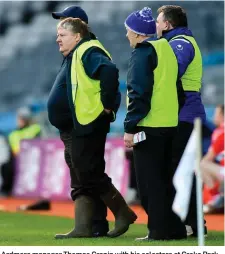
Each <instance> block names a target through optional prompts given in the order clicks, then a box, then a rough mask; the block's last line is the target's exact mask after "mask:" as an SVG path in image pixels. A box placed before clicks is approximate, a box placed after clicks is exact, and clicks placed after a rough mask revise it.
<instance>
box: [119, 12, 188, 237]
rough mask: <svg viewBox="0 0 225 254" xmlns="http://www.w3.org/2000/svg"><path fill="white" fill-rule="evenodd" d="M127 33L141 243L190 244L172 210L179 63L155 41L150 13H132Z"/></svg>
mask: <svg viewBox="0 0 225 254" xmlns="http://www.w3.org/2000/svg"><path fill="white" fill-rule="evenodd" d="M125 27H126V29H127V38H128V40H129V42H130V46H131V47H132V48H134V50H133V52H132V55H131V58H130V62H129V67H128V73H127V89H128V111H127V114H126V118H125V121H124V130H125V135H124V142H125V145H126V146H127V147H133V150H134V163H135V170H136V177H137V184H138V189H139V193H140V198H141V203H142V206H143V208H144V209H145V211H146V213H147V215H148V225H147V226H148V231H149V232H148V235H147V236H146V237H144V238H137V240H139V241H143V240H144V241H152V240H172V239H183V238H184V239H185V238H186V230H185V226H184V224H183V223H182V222H181V220H180V218H178V216H177V215H175V214H174V213H173V211H172V206H171V205H170V204H171V202H172V200H171V197H172V195H171V193H172V189H173V187H172V172H171V166H170V164H171V163H170V160H171V147H172V140H173V136H174V133H175V132H176V126H177V123H178V98H177V89H176V82H177V73H178V67H177V61H176V57H175V55H174V53H173V50H172V49H171V47H170V45H169V43H168V42H167V40H165V39H160V40H156V38H154V34H155V33H156V24H155V20H154V18H153V17H152V11H151V9H150V8H148V7H145V8H144V9H142V10H140V11H135V12H133V13H131V14H130V15H129V16H128V17H127V19H126V21H125ZM141 131H144V132H145V134H146V140H144V141H142V142H139V143H137V144H136V145H134V143H133V137H134V134H135V133H138V132H141Z"/></svg>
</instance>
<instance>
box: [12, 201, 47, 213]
mask: <svg viewBox="0 0 225 254" xmlns="http://www.w3.org/2000/svg"><path fill="white" fill-rule="evenodd" d="M17 210H18V211H49V210H51V202H50V201H49V200H40V201H38V202H36V203H34V204H31V205H21V206H19V207H17Z"/></svg>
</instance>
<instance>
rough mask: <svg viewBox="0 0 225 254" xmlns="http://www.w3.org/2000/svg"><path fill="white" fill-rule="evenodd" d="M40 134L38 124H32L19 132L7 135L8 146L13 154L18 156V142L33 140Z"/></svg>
mask: <svg viewBox="0 0 225 254" xmlns="http://www.w3.org/2000/svg"><path fill="white" fill-rule="evenodd" d="M40 132H41V127H40V125H39V124H32V125H30V126H28V127H25V128H23V129H21V130H15V131H13V132H11V133H10V134H9V144H10V146H11V149H12V152H13V154H18V152H19V150H20V141H21V140H22V139H33V138H35V137H36V136H37V135H38V134H39V133H40Z"/></svg>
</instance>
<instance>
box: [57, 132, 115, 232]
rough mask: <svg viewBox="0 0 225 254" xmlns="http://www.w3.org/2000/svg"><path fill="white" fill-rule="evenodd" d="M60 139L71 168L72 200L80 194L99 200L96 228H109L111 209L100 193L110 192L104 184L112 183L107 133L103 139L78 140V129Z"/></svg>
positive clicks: (86, 138)
mask: <svg viewBox="0 0 225 254" xmlns="http://www.w3.org/2000/svg"><path fill="white" fill-rule="evenodd" d="M60 138H61V140H62V141H63V143H64V145H65V152H64V155H65V161H66V163H67V165H68V167H69V169H70V177H71V188H72V191H71V197H72V199H73V200H75V199H76V197H77V196H78V195H89V196H91V197H92V198H93V199H94V200H95V213H94V222H93V224H94V225H93V226H94V227H95V226H96V228H97V227H98V226H103V227H104V226H106V225H105V224H106V216H107V207H106V205H105V204H104V203H103V201H102V200H101V199H100V197H99V192H98V191H96V189H101V188H103V189H102V190H101V191H103V190H104V189H107V187H105V188H104V185H105V186H107V184H108V182H109V183H110V182H111V179H110V178H108V176H107V175H106V174H105V173H104V170H105V161H104V150H105V141H106V134H104V135H101V136H100V137H99V136H96V137H95V136H93V137H92V136H86V137H76V136H75V135H74V130H69V131H64V132H60ZM103 179H104V180H103ZM103 182H104V184H103ZM105 182H106V183H105ZM100 224H101V225H100Z"/></svg>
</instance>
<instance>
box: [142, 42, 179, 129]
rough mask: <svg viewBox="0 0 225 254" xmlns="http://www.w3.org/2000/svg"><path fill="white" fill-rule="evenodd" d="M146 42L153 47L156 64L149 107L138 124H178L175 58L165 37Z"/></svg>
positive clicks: (161, 125) (167, 125)
mask: <svg viewBox="0 0 225 254" xmlns="http://www.w3.org/2000/svg"><path fill="white" fill-rule="evenodd" d="M148 42H149V43H150V44H151V45H152V46H153V47H154V48H155V51H156V54H157V62H158V64H157V67H156V69H155V70H154V85H153V93H152V98H151V109H150V111H149V113H148V115H147V116H146V117H145V118H144V119H142V120H141V121H140V122H139V123H138V126H144V127H174V126H177V124H178V98H177V88H176V82H177V74H178V65H177V59H176V56H175V54H174V52H173V50H172V48H171V47H170V45H169V43H168V42H167V40H166V39H160V40H157V41H148Z"/></svg>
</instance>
